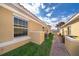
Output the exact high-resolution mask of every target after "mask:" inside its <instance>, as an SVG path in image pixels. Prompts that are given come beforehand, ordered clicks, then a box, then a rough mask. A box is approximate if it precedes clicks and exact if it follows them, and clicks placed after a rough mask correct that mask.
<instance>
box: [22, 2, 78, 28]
mask: <svg viewBox="0 0 79 59" xmlns="http://www.w3.org/2000/svg"><path fill="white" fill-rule="evenodd" d="M22 5H23V6H24V7H25V8H27V9H28V10H29V11H31V12H32V13H33V14H35V15H36V16H37V17H38V18H40V19H41V20H42V21H44V22H46V23H47V24H49V25H51V26H52V27H53V26H55V25H56V24H57V23H58V22H61V21H64V22H66V21H67V20H68V19H70V18H71V17H72V16H73V15H74V14H76V13H78V12H79V3H24V4H22Z"/></svg>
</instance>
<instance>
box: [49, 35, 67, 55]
mask: <svg viewBox="0 0 79 59" xmlns="http://www.w3.org/2000/svg"><path fill="white" fill-rule="evenodd" d="M50 56H69V54H68V51H67V50H66V48H65V46H64V44H63V43H61V37H58V36H55V37H54V40H53V43H52V48H51V52H50Z"/></svg>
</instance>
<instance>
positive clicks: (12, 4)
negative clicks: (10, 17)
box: [0, 3, 47, 27]
mask: <svg viewBox="0 0 79 59" xmlns="http://www.w3.org/2000/svg"><path fill="white" fill-rule="evenodd" d="M0 5H1V6H2V7H5V6H7V7H10V8H12V7H11V6H15V7H17V8H18V9H20V10H21V11H23V12H24V13H25V14H24V15H26V14H27V15H28V16H29V17H31V18H33V21H35V22H37V23H39V24H40V25H42V26H46V27H47V24H45V22H43V21H41V20H40V19H39V18H37V17H36V16H35V15H34V14H32V13H31V12H30V11H28V10H27V9H26V8H24V7H23V6H21V5H20V4H19V3H2V4H0ZM7 7H5V8H7ZM10 8H9V9H10ZM12 9H13V8H12ZM23 12H21V13H23ZM38 19H39V20H38ZM30 20H32V19H30Z"/></svg>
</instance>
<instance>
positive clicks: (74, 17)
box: [61, 13, 79, 28]
mask: <svg viewBox="0 0 79 59" xmlns="http://www.w3.org/2000/svg"><path fill="white" fill-rule="evenodd" d="M77 17H79V13H77V14H76V15H75V16H73V17H72V18H71V19H70V20H69V21H68V22H66V23H65V24H64V25H63V26H61V28H62V27H64V26H66V25H67V24H69V23H70V22H71V21H74V20H75V19H76V18H77Z"/></svg>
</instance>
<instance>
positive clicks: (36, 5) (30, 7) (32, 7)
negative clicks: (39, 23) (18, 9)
mask: <svg viewBox="0 0 79 59" xmlns="http://www.w3.org/2000/svg"><path fill="white" fill-rule="evenodd" d="M20 4H21V5H23V6H24V7H25V8H27V9H28V10H29V11H31V12H32V13H33V14H38V13H39V7H40V5H41V3H32V5H30V4H28V3H20Z"/></svg>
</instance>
